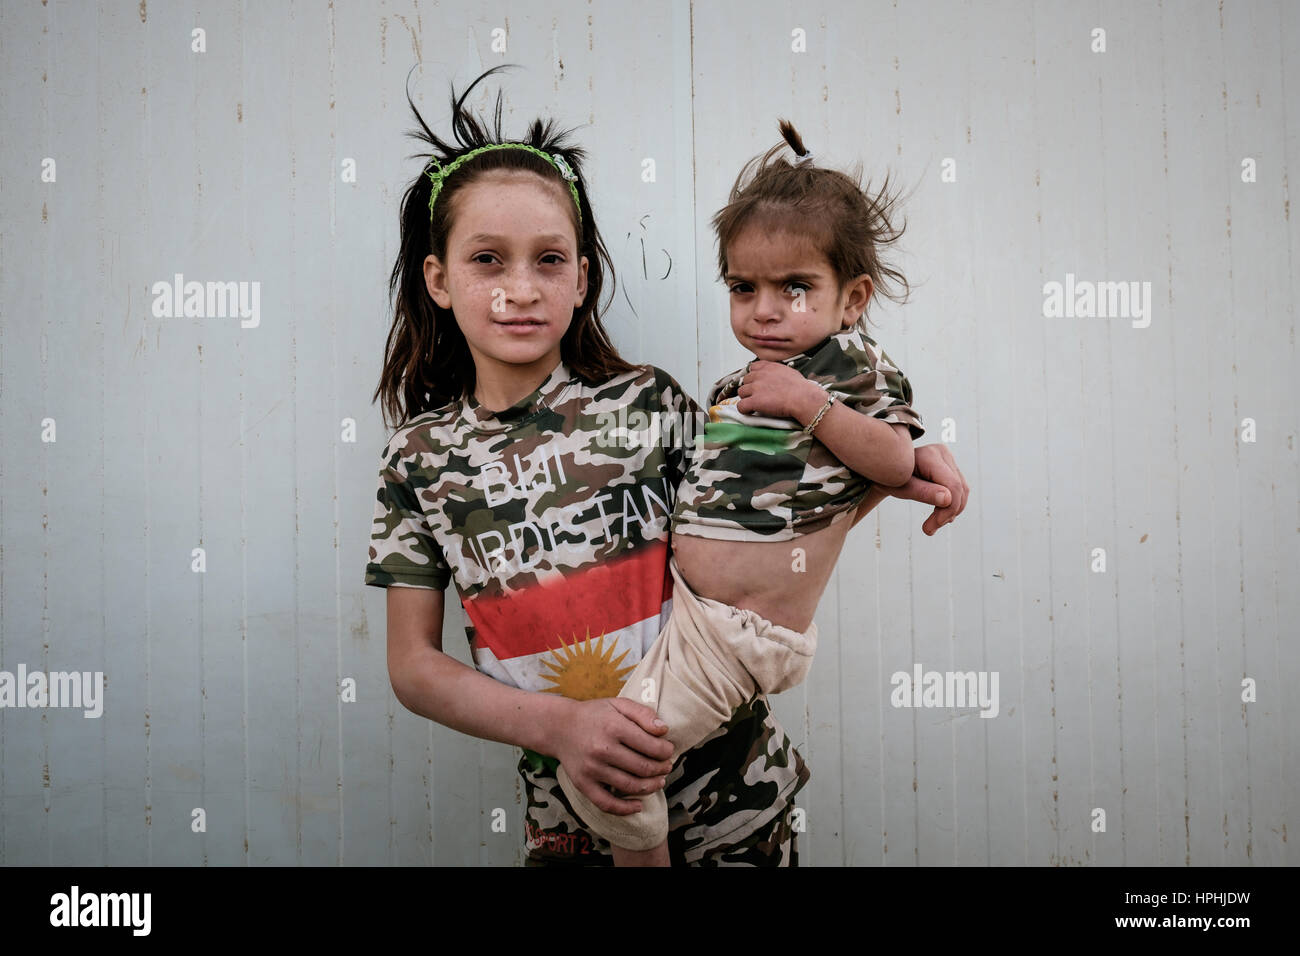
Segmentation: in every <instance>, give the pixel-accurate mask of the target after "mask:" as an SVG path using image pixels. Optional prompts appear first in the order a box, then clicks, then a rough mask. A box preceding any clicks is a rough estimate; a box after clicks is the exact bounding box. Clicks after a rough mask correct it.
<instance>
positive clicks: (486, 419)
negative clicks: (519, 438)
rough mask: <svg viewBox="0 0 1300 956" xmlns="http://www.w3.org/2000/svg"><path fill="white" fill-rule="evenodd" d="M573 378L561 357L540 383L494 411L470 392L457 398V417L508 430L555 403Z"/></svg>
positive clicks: (480, 426) (485, 428)
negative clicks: (463, 396)
mask: <svg viewBox="0 0 1300 956" xmlns="http://www.w3.org/2000/svg"><path fill="white" fill-rule="evenodd" d="M573 381H574V377H573V373H572V371H571V370H570V368H569V366H568V365H567V364H566V363H565V361H564V360H563V359H561V360H560V361H559V362H558V363H557V364H556V366H555V368H553V369H552V370H551V372H550V374H549V375H547V376H546V378H545V380H544V381H543V382H542V384H541V385H539V386H537V388H535V389H533V391H532V392H530V393H529V394H527V395H525V396H524V397H523V398H521V399H519V401H517V402H515V403H514V404H513V405H511V406H510V407H509V408H506V409H503V410H502V411H499V412H494V411H492V410H491V409H490V408H488V407H487V406H485V405H483V404H481V403H480V402H479V401H478V399H476V398H475V397H474V396H473V395H468V396H466V397H465V398H464V399H463V400H462V402H461V417H462V418H463V419H464V420H465V421H466V422H467V423H468V424H469V426H470V427H471V428H473V429H475V430H476V431H482V432H506V431H510V430H511V429H513V428H518V427H519V426H520V425H522V424H523V423H524V422H526V421H528V420H530V419H532V418H533V417H534V416H536V415H538V414H540V413H542V412H544V411H546V410H547V409H549V408H551V407H552V406H554V405H556V404H558V403H559V402H560V401H561V400H563V398H564V397H565V396H564V393H565V392H566V391H568V389H569V388H570V386H572V385H573Z"/></svg>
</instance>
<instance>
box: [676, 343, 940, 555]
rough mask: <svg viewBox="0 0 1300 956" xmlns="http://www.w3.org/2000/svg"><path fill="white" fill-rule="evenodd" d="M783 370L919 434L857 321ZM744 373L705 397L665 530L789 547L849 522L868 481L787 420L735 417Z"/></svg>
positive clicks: (907, 391) (899, 388)
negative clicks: (704, 417) (700, 425)
mask: <svg viewBox="0 0 1300 956" xmlns="http://www.w3.org/2000/svg"><path fill="white" fill-rule="evenodd" d="M782 364H784V365H788V366H790V367H791V368H793V369H795V370H797V371H799V372H801V373H802V374H803V375H804V377H806V378H808V379H811V380H812V381H814V382H817V383H818V384H819V385H821V386H822V387H823V388H825V389H826V390H827V391H828V392H829V394H831V395H834V396H835V397H836V399H837V400H838V401H840V402H843V403H844V404H845V405H846V406H848V407H849V408H851V409H853V410H854V411H857V412H861V413H862V414H864V415H869V416H871V417H872V418H878V419H880V420H881V421H885V422H893V423H898V424H903V425H907V426H908V430H909V431H910V432H911V434H912V439H913V440H916V439H917V438H919V437H921V435H923V434H924V433H925V429H924V427H923V426H922V424H921V416H920V413H918V412H917V411H916V410H915V409H913V408H912V386H911V384H910V383H909V382H908V380H907V378H906V376H904V375H903V373H902V372H901V371H899V369H898V367H897V366H895V365H894V363H893V362H891V361H890V360H889V357H888V356H887V355H886V354H885V352H884V351H883V350H881V349H880V347H879V346H878V345H877V344H876V343H875V342H874V341H873V340H872V339H871V338H870V336H868V335H867V333H866V330H865V328H864V326H863V325H862V324H861V323H859V324H857V325H854V326H852V327H851V328H848V329H845V330H843V331H841V332H838V333H836V334H835V335H832V336H829V337H828V338H827V339H825V340H824V341H823V342H822V343H821V344H819V345H817V346H814V347H813V348H811V349H808V350H807V351H804V352H800V353H799V354H798V355H793V356H790V357H789V358H786V359H782ZM744 375H745V369H744V368H741V369H737V370H736V371H735V372H732V373H731V374H730V375H727V376H724V377H723V378H721V379H719V380H718V381H717V382H716V383H715V384H714V386H713V388H712V389H711V390H710V392H709V400H708V404H709V406H710V408H709V421H708V423H707V424H706V425H705V428H704V433H703V434H702V435H699V436H697V438H696V441H697V445H696V448H695V449H694V452H693V454H692V456H691V467H690V469H689V470H688V472H687V474H686V478H685V479H684V480H683V481H682V483H681V485H680V486H679V487H678V489H677V504H676V505H675V507H674V510H673V520H672V533H673V534H691V535H698V536H701V537H706V538H719V539H723V540H730V541H788V540H790V539H792V538H795V537H798V536H799V535H803V534H810V533H812V532H814V531H818V530H820V529H822V528H825V527H827V526H828V525H831V524H834V523H835V522H837V521H841V520H845V519H848V518H850V517H852V515H853V512H854V509H856V508H857V506H858V503H859V502H860V501H861V500H862V498H863V496H864V495H865V494H866V493H867V490H868V489H869V488H870V486H871V482H870V481H868V480H867V479H866V478H864V477H862V476H861V475H859V474H858V473H857V472H854V471H852V470H850V469H849V468H847V467H845V466H844V465H843V464H841V463H840V461H839V460H838V459H837V458H836V457H835V456H834V455H832V454H831V452H830V450H829V449H828V448H827V447H826V446H825V445H823V444H822V443H821V442H820V441H818V440H817V439H816V438H814V437H813V436H812V435H808V434H806V433H805V432H804V431H803V426H802V425H801V424H800V423H799V422H797V421H795V420H794V419H791V418H770V417H766V416H759V415H753V414H748V413H742V412H740V411H739V410H737V408H736V403H737V402H738V401H739V400H740V399H739V396H738V395H737V394H736V393H737V391H738V390H739V388H740V380H741V379H742V378H743V377H744Z"/></svg>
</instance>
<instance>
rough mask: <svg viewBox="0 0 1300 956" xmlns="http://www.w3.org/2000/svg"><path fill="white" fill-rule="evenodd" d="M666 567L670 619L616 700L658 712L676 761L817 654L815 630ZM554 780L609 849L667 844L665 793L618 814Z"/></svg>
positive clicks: (794, 676) (801, 671)
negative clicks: (696, 584)
mask: <svg viewBox="0 0 1300 956" xmlns="http://www.w3.org/2000/svg"><path fill="white" fill-rule="evenodd" d="M668 567H669V570H670V571H671V572H672V575H673V609H672V614H671V616H670V617H669V619H668V624H667V626H665V627H664V629H663V631H662V632H661V633H660V634H659V637H658V638H656V639H655V642H654V644H652V645H651V647H650V652H649V653H648V654H646V656H645V657H644V658H642V660H641V663H640V664H638V665H637V667H636V669H635V670H633V671H632V673H631V675H630V676H629V677H628V679H627V682H626V683H625V684H624V685H623V689H622V690H621V691H620V692H619V696H620V697H625V698H627V699H628V700H634V701H636V702H637V703H642V704H646V705H647V706H650V707H654V708H655V709H656V711H657V713H658V714H659V718H660V719H661V720H662V721H663V722H664V723H666V724H667V725H668V733H667V734H665V735H664V736H665V737H666V738H667V739H668V740H669V741H671V742H672V744H673V760H674V761H676V760H678V759H680V758H681V756H682V755H683V754H685V753H686V752H687V751H688V750H690V749H691V748H692V747H694V746H695V745H696V744H698V743H699V742H700V741H701V740H703V739H704V738H705V737H707V736H708V735H709V734H711V733H713V732H714V731H715V730H717V729H718V728H719V727H721V726H722V725H723V724H725V723H726V722H727V721H728V720H730V719H731V715H732V713H733V712H734V711H735V710H736V708H737V707H739V706H740V705H741V704H744V703H745V702H746V701H749V700H751V699H752V698H753V697H754V696H755V695H756V694H759V693H762V694H777V693H780V692H781V691H783V690H787V689H789V688H791V687H794V686H795V685H796V684H798V683H800V682H801V681H802V680H803V679H804V677H806V676H807V674H808V668H809V666H810V665H811V664H812V659H813V652H814V651H816V649H817V625H816V624H815V623H813V624H809V625H808V630H807V631H805V632H804V633H802V634H800V633H799V632H798V631H793V630H790V629H789V628H786V627H780V626H778V625H776V624H773V623H771V622H770V621H768V620H766V619H765V618H762V617H760V616H759V615H757V614H755V613H754V612H753V611H750V610H745V609H741V608H735V607H732V606H730V605H728V604H723V603H721V602H719V601H713V600H710V599H708V598H703V597H699V596H697V595H696V594H694V593H693V592H692V591H691V589H690V588H689V587H688V586H687V584H686V582H685V580H684V579H683V578H682V574H681V571H680V569H679V568H678V567H677V558H676V557H670V558H669V563H668ZM556 776H557V778H558V779H559V781H560V786H561V787H562V788H563V789H564V793H565V796H567V797H568V798H569V802H570V803H571V804H572V805H573V808H574V810H575V811H577V814H578V816H579V817H580V818H581V819H582V821H583V823H585V824H586V825H587V826H588V827H589V828H590V829H591V830H593V831H594V832H596V833H598V834H600V835H601V836H602V837H604V838H605V839H606V840H608V841H609V842H610V843H611V844H613V845H614V846H617V847H623V848H625V849H629V850H648V849H650V848H651V847H654V846H658V845H659V844H660V843H662V842H664V840H665V839H667V837H668V801H667V799H666V798H665V797H664V791H663V790H662V789H661V790H656V791H654V792H653V793H651V794H649V795H645V794H634V795H633V796H634V798H635V799H637V800H640V801H641V806H642V809H641V810H640V811H639V812H637V813H633V814H630V815H627V816H620V815H618V814H615V813H606V812H605V811H604V810H601V809H600V808H599V807H597V806H596V805H595V804H593V803H592V802H591V801H590V800H588V799H587V798H586V797H585V796H583V794H582V792H581V791H579V790H578V788H577V787H576V786H575V785H574V783H573V780H572V779H571V778H570V777H569V775H568V774H567V773H565V771H564V767H563V765H561V766H560V767H559V768H558V769H557V772H556Z"/></svg>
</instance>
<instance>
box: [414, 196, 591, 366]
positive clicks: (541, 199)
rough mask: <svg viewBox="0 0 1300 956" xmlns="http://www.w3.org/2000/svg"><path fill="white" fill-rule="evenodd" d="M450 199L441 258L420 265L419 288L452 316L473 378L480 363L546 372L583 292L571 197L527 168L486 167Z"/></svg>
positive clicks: (584, 283)
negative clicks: (449, 217) (493, 169)
mask: <svg viewBox="0 0 1300 956" xmlns="http://www.w3.org/2000/svg"><path fill="white" fill-rule="evenodd" d="M454 202H455V203H456V207H455V208H456V212H455V216H454V219H453V223H452V227H451V234H450V235H449V236H448V237H447V256H446V262H445V263H443V262H441V261H439V259H438V258H437V257H436V256H432V255H431V256H429V257H428V258H427V259H426V260H425V263H424V279H425V285H426V287H427V288H428V290H429V295H430V296H432V297H433V300H434V301H435V302H437V303H438V305H440V306H441V307H442V308H444V309H451V310H452V312H453V313H454V314H455V316H456V323H457V325H459V326H460V329H461V332H462V333H463V334H464V336H465V341H466V342H467V343H468V344H469V350H470V352H471V354H472V355H473V356H474V365H475V368H476V370H477V374H478V375H479V376H480V377H483V376H484V371H485V365H486V366H488V368H487V369H486V370H487V371H489V373H490V372H492V371H504V372H506V373H507V374H510V373H512V372H517V373H528V374H535V373H537V372H538V371H550V370H551V369H552V368H554V367H555V364H556V363H557V362H558V361H559V360H560V340H561V339H562V338H563V337H564V333H565V332H566V331H567V330H568V328H569V323H570V322H571V321H572V320H573V311H574V309H576V308H578V307H579V306H581V305H582V302H583V299H584V298H586V294H587V258H586V256H581V257H580V256H578V254H577V251H578V249H577V237H576V236H575V235H574V223H573V218H572V215H571V210H569V209H566V208H565V207H564V206H563V202H568V203H569V204H570V205H572V203H573V199H572V197H571V196H569V194H568V192H567V191H563V192H561V190H560V189H559V188H552V187H551V185H550V184H547V183H544V182H542V181H541V180H540V179H538V177H537V176H535V175H533V174H532V173H528V172H493V173H489V174H487V175H485V176H484V177H483V178H481V179H479V180H478V181H476V182H475V183H474V184H473V185H471V186H467V187H465V188H464V189H462V190H460V191H459V192H457V193H456V195H455V199H454ZM493 366H495V368H493Z"/></svg>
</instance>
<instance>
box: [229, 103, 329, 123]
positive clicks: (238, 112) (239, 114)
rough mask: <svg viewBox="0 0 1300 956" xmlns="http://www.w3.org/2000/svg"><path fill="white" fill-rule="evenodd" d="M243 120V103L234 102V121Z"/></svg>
mask: <svg viewBox="0 0 1300 956" xmlns="http://www.w3.org/2000/svg"><path fill="white" fill-rule="evenodd" d="M333 108H334V104H333V103H331V104H330V109H333ZM243 121H244V104H243V103H236V104H235V122H236V123H242V122H243Z"/></svg>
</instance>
